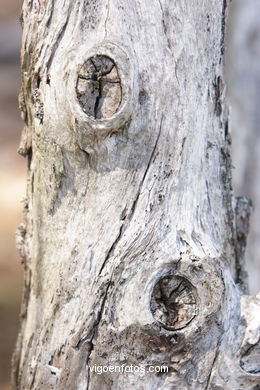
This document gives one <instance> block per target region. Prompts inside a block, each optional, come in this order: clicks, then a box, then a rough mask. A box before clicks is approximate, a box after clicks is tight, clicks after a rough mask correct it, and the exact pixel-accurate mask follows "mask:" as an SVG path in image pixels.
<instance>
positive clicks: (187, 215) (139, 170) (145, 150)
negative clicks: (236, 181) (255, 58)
mask: <svg viewBox="0 0 260 390" xmlns="http://www.w3.org/2000/svg"><path fill="white" fill-rule="evenodd" d="M225 17H226V1H225V0H224V1H220V0H213V1H212V0H205V1H203V2H195V1H192V0H190V1H187V0H186V1H185V0H179V1H167V0H161V1H160V0H156V1H151V0H149V1H148V0H142V1H135V0H133V1H125V2H122V1H117V0H108V1H101V0H92V1H89V0H88V1H87V0H74V1H72V0H67V1H61V0H56V1H51V0H46V1H44V2H40V1H36V0H34V1H32V0H24V3H23V9H22V25H23V42H22V55H21V58H22V75H23V81H22V91H21V96H20V106H21V111H22V116H23V119H24V121H25V128H24V131H23V135H22V141H21V146H20V153H21V154H23V155H27V158H28V192H27V202H26V204H25V214H26V216H25V220H26V221H25V224H24V225H21V226H20V228H19V231H18V244H19V247H20V251H21V255H22V259H23V262H24V267H25V284H24V297H23V305H22V312H21V332H20V336H19V339H18V343H17V349H16V352H15V355H14V363H13V367H14V373H13V382H14V388H15V389H19V390H21V389H24V390H29V389H35V390H36V389H37V390H43V389H44V390H45V389H60V390H63V389H69V390H70V389H71V390H76V389H78V390H79V389H88V390H108V389H111V390H112V389H113V390H115V389H117V390H119V389H120V390H121V389H122V390H123V389H124V390H125V389H127V390H130V389H135V390H136V389H138V390H139V389H145V390H148V389H149V390H150V389H165V390H166V389H178V390H180V389H181V390H188V389H189V390H190V389H194V390H195V389H196V390H202V389H203V390H206V389H214V390H221V389H222V390H234V389H238V388H239V389H247V390H253V389H254V390H256V389H259V385H257V383H259V380H260V373H259V369H260V366H259V360H258V359H257V354H258V355H259V327H258V328H257V325H258V324H257V310H258V311H259V298H258V299H257V298H256V297H249V296H242V297H241V293H240V289H239V286H238V283H240V285H241V286H242V288H243V289H244V288H245V280H244V273H243V262H242V258H243V252H244V246H245V241H246V234H247V230H248V214H249V209H250V205H249V203H248V201H247V200H246V199H244V198H239V199H237V200H236V199H234V198H233V197H232V189H231V168H230V167H231V161H230V135H229V125H228V110H227V107H226V105H225V88H224V81H223V77H222V68H223V55H224V45H225V42H224V35H225ZM258 323H259V321H258ZM95 364H96V365H100V366H106V365H123V364H127V365H129V366H130V365H134V366H140V365H142V366H144V367H145V368H146V370H147V372H146V374H145V375H142V376H140V375H137V373H136V372H135V373H132V372H127V373H126V372H124V373H120V374H119V373H115V372H106V373H103V374H102V375H98V374H96V373H93V372H91V370H90V367H91V366H92V367H93V366H94V365H95ZM162 364H164V365H166V366H167V367H169V371H168V373H161V374H160V375H159V374H155V373H151V372H148V371H149V367H152V366H155V365H162Z"/></svg>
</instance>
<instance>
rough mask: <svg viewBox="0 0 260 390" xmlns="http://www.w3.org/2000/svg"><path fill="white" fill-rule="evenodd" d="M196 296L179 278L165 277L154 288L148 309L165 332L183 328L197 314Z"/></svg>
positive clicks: (187, 284) (192, 288) (193, 290)
mask: <svg viewBox="0 0 260 390" xmlns="http://www.w3.org/2000/svg"><path fill="white" fill-rule="evenodd" d="M197 301H198V299H197V294H196V290H195V288H194V287H193V286H192V284H191V283H190V282H189V281H188V280H187V279H185V278H183V277H181V276H174V275H167V276H165V277H163V278H162V279H160V280H159V281H158V282H157V283H156V285H155V286H154V289H153V292H152V296H151V302H150V308H151V312H152V314H153V317H154V319H155V320H156V321H158V322H159V323H160V324H161V325H162V326H163V327H164V328H165V329H167V330H179V329H182V328H185V327H186V326H187V325H189V324H190V322H191V321H192V320H193V319H194V318H195V316H196V315H197V313H198V304H197Z"/></svg>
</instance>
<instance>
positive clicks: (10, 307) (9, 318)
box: [0, 0, 260, 390]
mask: <svg viewBox="0 0 260 390" xmlns="http://www.w3.org/2000/svg"><path fill="white" fill-rule="evenodd" d="M20 6H21V2H20V1H18V0H0V209H1V218H0V390H9V389H10V385H9V378H10V361H11V355H12V351H13V348H14V344H15V340H16V336H17V332H18V328H19V307H20V300H21V290H22V266H21V262H20V259H19V256H18V253H17V251H16V248H15V230H16V228H17V226H18V224H19V223H20V222H21V221H22V204H21V199H22V197H23V196H24V195H25V184H26V168H25V167H26V161H25V160H24V159H23V158H22V157H20V156H18V154H17V152H16V151H17V148H18V145H19V138H20V132H21V129H22V126H23V123H22V121H21V119H20V113H19V110H18V102H17V99H18V98H17V97H18V93H19V88H20V73H19V49H20V40H21V29H20V24H19V14H20ZM229 15H230V16H229V21H228V37H227V49H226V71H225V72H226V77H225V78H226V82H227V96H228V100H229V103H230V105H231V107H232V109H231V131H232V140H233V150H232V153H233V166H234V169H233V184H234V192H235V195H243V196H248V197H249V198H251V199H252V200H253V204H254V212H253V215H252V218H251V230H250V235H249V239H248V246H247V252H246V258H247V269H248V273H249V284H250V293H255V292H256V291H257V290H259V289H260V223H259V222H260V129H259V126H260V108H259V105H260V22H259V15H260V1H259V0H247V1H245V0H233V1H232V3H231V5H230V12H229Z"/></svg>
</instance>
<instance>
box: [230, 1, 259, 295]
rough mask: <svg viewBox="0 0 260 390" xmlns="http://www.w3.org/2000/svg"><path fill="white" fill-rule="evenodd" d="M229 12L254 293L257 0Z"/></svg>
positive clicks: (237, 177)
mask: <svg viewBox="0 0 260 390" xmlns="http://www.w3.org/2000/svg"><path fill="white" fill-rule="evenodd" d="M230 11H231V12H230V18H229V20H230V22H231V23H229V25H230V27H229V34H228V36H229V39H228V50H227V59H226V62H227V67H226V73H227V75H226V77H227V84H228V101H229V102H230V104H231V107H232V112H231V114H232V120H231V130H232V139H233V148H232V157H233V165H234V174H233V178H234V192H235V193H237V194H244V195H245V196H247V197H249V198H250V199H252V202H253V205H254V211H253V213H252V218H251V221H250V233H249V236H248V247H247V251H246V265H247V269H248V278H249V287H250V291H251V292H252V293H255V292H257V291H258V290H259V286H260V261H259V260H260V259H259V253H260V240H259V237H260V224H259V219H260V202H259V199H260V186H259V180H260V159H259V150H260V137H259V134H260V133H259V122H260V115H259V101H260V92H259V91H260V25H259V18H258V15H259V12H260V2H259V1H257V0H248V1H243V0H236V1H234V2H233V3H232V7H231V9H230ZM241 91H242V93H241Z"/></svg>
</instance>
